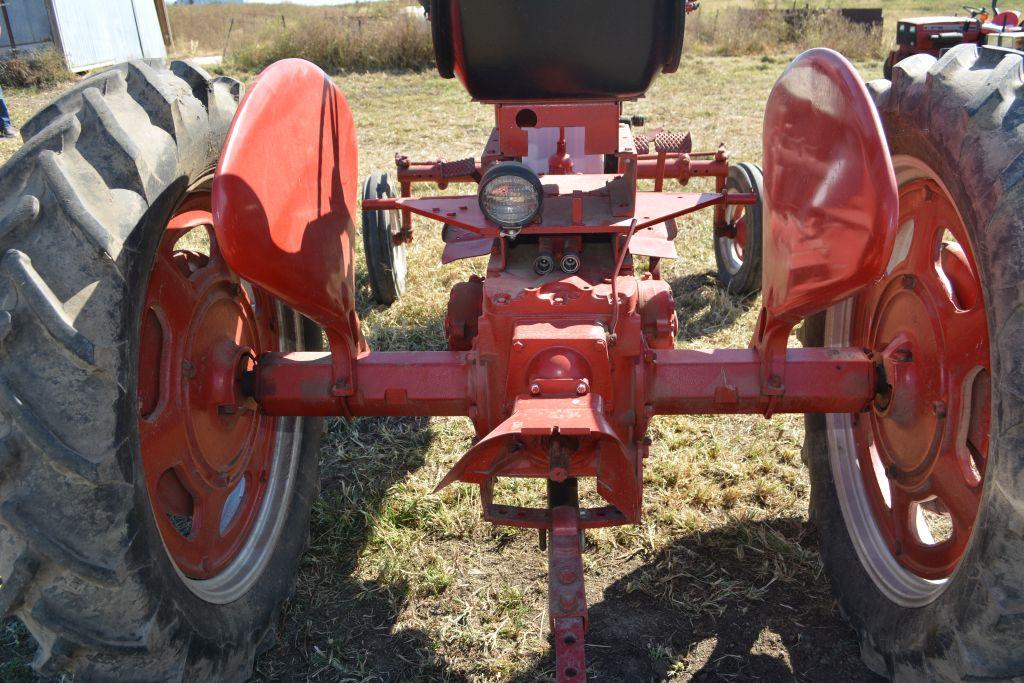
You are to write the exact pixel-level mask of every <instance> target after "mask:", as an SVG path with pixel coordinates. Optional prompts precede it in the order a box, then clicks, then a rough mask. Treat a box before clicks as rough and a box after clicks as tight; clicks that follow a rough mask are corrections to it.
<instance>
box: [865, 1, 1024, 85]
mask: <svg viewBox="0 0 1024 683" xmlns="http://www.w3.org/2000/svg"><path fill="white" fill-rule="evenodd" d="M964 9H965V10H966V11H967V12H969V13H970V16H969V17H955V16H954V17H951V16H927V17H912V18H909V19H901V20H900V21H899V22H898V23H897V24H896V49H895V50H892V51H891V52H890V53H889V56H888V57H887V58H886V60H885V64H884V65H883V66H882V70H883V75H884V76H885V78H887V79H891V78H892V67H893V65H894V64H896V62H899V61H901V60H903V59H906V58H907V57H911V56H913V55H919V54H926V55H931V56H933V57H939V56H940V55H941V54H942V52H944V51H945V50H948V49H949V48H951V47H954V46H956V45H962V44H964V43H973V44H975V45H986V44H990V43H989V42H988V41H990V40H991V39H990V38H989V37H990V36H997V37H998V36H1001V35H1005V34H1020V36H1021V37H1022V38H1024V28H1022V27H1021V26H1020V22H1021V13H1020V12H1018V11H1014V10H1006V11H1001V10H1000V9H999V8H998V7H997V6H996V3H995V0H993V1H992V10H991V12H990V11H989V10H988V9H986V8H984V7H970V6H967V5H965V6H964ZM997 44H998V43H997ZM1014 47H1019V45H1014Z"/></svg>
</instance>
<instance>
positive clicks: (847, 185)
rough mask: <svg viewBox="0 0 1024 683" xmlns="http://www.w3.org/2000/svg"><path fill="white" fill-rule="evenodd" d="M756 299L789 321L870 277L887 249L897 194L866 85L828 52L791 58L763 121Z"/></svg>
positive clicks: (821, 306)
mask: <svg viewBox="0 0 1024 683" xmlns="http://www.w3.org/2000/svg"><path fill="white" fill-rule="evenodd" d="M764 178H765V194H766V202H765V208H766V211H767V213H766V223H765V229H764V271H763V272H764V275H763V278H764V285H763V287H764V301H765V308H766V309H767V313H768V315H769V317H770V318H773V319H777V320H782V321H786V322H788V323H795V322H797V321H799V320H800V319H801V318H803V317H805V316H807V315H810V314H812V313H815V312H817V311H820V310H822V309H824V308H826V307H828V306H829V305H831V304H833V303H836V302H838V301H841V300H842V299H845V298H847V297H848V296H851V295H852V294H854V293H856V292H857V291H858V290H860V289H861V288H863V287H865V286H866V285H868V284H870V283H871V282H873V281H875V280H877V279H878V278H879V277H880V276H881V275H882V273H883V271H884V268H885V266H886V264H887V263H888V261H889V256H890V254H891V252H892V247H893V241H894V239H895V233H896V217H897V210H898V196H897V192H896V177H895V175H894V173H893V168H892V162H891V160H890V157H889V150H888V146H887V145H886V141H885V133H884V132H883V131H882V124H881V121H880V120H879V117H878V112H877V110H876V109H875V105H874V103H873V102H872V101H871V97H870V95H869V94H868V91H867V88H865V86H864V83H863V82H862V81H861V79H860V76H858V75H857V73H856V71H854V69H853V66H852V65H851V64H850V63H849V62H848V61H846V59H845V58H844V57H842V56H841V55H839V54H838V53H836V52H833V51H831V50H825V49H815V50H810V51H808V52H805V53H804V54H802V55H800V56H799V57H797V58H796V60H795V61H794V62H793V63H792V64H790V66H789V68H787V69H786V71H785V73H783V74H782V76H781V77H780V78H779V80H778V82H777V83H776V84H775V87H774V88H773V89H772V92H771V95H770V96H769V98H768V105H767V108H766V110H765V121H764Z"/></svg>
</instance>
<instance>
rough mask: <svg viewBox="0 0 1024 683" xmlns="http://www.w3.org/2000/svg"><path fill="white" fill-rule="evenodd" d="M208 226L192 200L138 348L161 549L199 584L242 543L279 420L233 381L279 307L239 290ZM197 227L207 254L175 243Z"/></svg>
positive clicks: (177, 225)
mask: <svg viewBox="0 0 1024 683" xmlns="http://www.w3.org/2000/svg"><path fill="white" fill-rule="evenodd" d="M212 225H213V220H212V216H211V214H210V196H209V194H205V193H199V194H195V195H192V196H191V197H189V198H188V199H187V200H186V201H185V203H184V204H182V206H181V208H180V209H179V211H178V213H177V215H176V216H175V217H174V218H173V219H172V220H171V221H170V223H169V225H168V226H167V230H166V231H165V233H164V236H163V238H162V239H161V241H160V246H159V248H158V249H157V255H156V260H155V262H154V265H153V271H152V273H151V275H150V280H149V287H148V289H147V292H146V301H145V304H144V309H143V317H142V332H141V344H140V351H139V369H140V377H139V383H138V399H139V406H140V415H139V440H140V447H141V453H142V467H143V471H144V473H145V480H146V489H147V491H148V492H149V497H150V502H151V504H152V506H153V511H154V517H155V519H156V523H157V526H158V527H159V529H160V533H161V536H162V537H163V540H164V544H165V545H166V546H167V550H168V552H169V553H170V555H171V557H172V558H173V560H174V561H175V563H176V564H177V565H178V567H179V569H181V571H182V572H184V573H185V574H186V575H187V576H190V577H192V578H195V579H206V578H210V577H211V576H214V575H215V574H217V573H218V572H219V571H221V570H222V569H223V568H224V567H225V566H227V565H228V564H229V563H230V562H231V560H232V559H234V557H235V556H236V555H237V554H238V552H239V550H240V549H241V547H242V546H243V544H244V543H245V541H246V539H247V538H248V535H249V532H250V530H251V528H252V523H253V522H254V520H255V518H256V515H257V513H258V512H259V508H260V504H261V502H262V500H263V495H264V493H265V491H266V483H265V480H264V475H265V474H266V473H267V472H269V469H270V466H271V458H272V456H273V448H274V441H275V439H274V434H275V430H276V423H275V420H274V418H272V417H269V416H267V415H265V414H264V413H262V412H261V411H260V410H259V409H258V408H257V406H256V404H255V403H254V402H253V401H252V399H250V398H248V397H247V396H245V395H244V393H243V391H242V389H241V387H240V386H239V384H238V382H237V381H236V380H237V378H238V377H240V374H241V370H244V369H246V367H247V365H248V364H247V361H246V359H247V358H248V357H250V355H251V354H253V353H260V352H263V351H266V352H272V351H276V350H277V348H278V342H277V334H276V332H275V331H274V329H275V324H276V321H274V320H272V319H271V313H272V312H273V311H275V310H276V309H275V308H274V306H273V303H272V299H271V297H270V296H269V295H267V294H266V293H265V292H264V291H262V290H260V289H246V288H243V287H241V286H240V284H239V280H238V276H237V275H235V274H234V273H232V272H231V269H230V268H229V267H228V265H227V263H226V261H225V259H224V258H223V257H222V254H221V251H220V248H219V242H218V241H217V240H216V238H215V236H214V234H213V230H212ZM193 229H198V230H200V231H204V232H206V233H207V234H208V235H209V238H210V253H209V255H208V256H207V255H204V254H200V253H198V252H194V251H188V250H185V249H183V248H181V247H180V246H178V240H179V239H181V237H182V236H183V235H185V234H186V233H188V232H190V231H191V230H193ZM243 480H244V487H245V489H244V490H245V493H244V495H243V496H242V497H241V499H240V501H239V505H238V509H237V512H235V513H234V515H233V516H232V517H230V518H229V519H230V524H229V525H228V526H227V528H225V529H224V531H223V533H222V531H221V529H220V527H221V521H222V515H224V508H225V505H226V504H227V501H228V497H229V496H230V495H231V493H232V492H233V491H235V489H236V487H238V486H239V485H240V483H241V482H243ZM225 519H228V518H227V517H225ZM175 521H176V522H177V525H176V524H175Z"/></svg>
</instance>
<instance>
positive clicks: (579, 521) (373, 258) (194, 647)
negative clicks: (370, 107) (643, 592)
mask: <svg viewBox="0 0 1024 683" xmlns="http://www.w3.org/2000/svg"><path fill="white" fill-rule="evenodd" d="M685 7H686V3H684V2H683V1H682V0H643V1H642V2H636V3H633V4H632V5H631V6H630V8H629V11H628V12H623V11H622V8H621V4H620V3H618V2H614V1H613V0H600V1H597V2H595V0H564V1H562V2H546V3H522V2H518V1H515V0H488V1H487V2H480V1H477V0H433V1H432V2H431V13H430V14H431V18H432V22H433V32H434V47H435V51H436V59H437V67H438V70H439V71H440V74H441V76H442V77H445V78H452V77H458V78H459V79H460V80H461V81H462V83H463V85H464V86H465V88H466V90H467V91H468V93H469V95H470V96H471V97H473V98H474V99H476V100H479V101H481V102H483V103H486V104H487V105H488V106H492V107H493V108H494V112H495V125H494V130H493V132H492V134H491V136H490V138H489V140H487V141H486V142H485V144H484V147H483V152H482V154H481V156H480V158H479V159H464V160H461V161H453V162H429V163H425V162H419V161H415V160H411V159H406V158H405V157H399V159H398V165H397V169H396V172H395V176H394V184H392V181H391V180H390V179H389V178H388V177H387V176H385V175H384V174H373V175H371V176H370V177H369V179H368V180H367V181H366V182H365V183H363V184H362V185H361V184H360V182H359V179H358V168H357V149H356V133H355V129H354V127H353V122H352V116H351V113H350V111H349V107H348V104H347V102H346V100H345V97H344V95H343V93H342V90H341V89H340V88H339V87H338V86H337V85H335V84H334V83H333V82H332V81H331V80H330V79H329V78H328V77H327V76H325V75H324V73H323V72H321V71H320V70H319V69H318V68H317V67H315V66H313V65H312V64H309V63H307V62H303V61H300V60H286V61H283V62H280V63H278V64H275V65H274V66H272V67H270V68H269V69H267V70H266V71H265V72H264V73H263V74H262V75H261V76H260V77H259V79H258V80H257V81H256V83H255V84H254V85H253V86H252V88H251V89H250V90H249V91H248V93H247V94H245V96H244V97H242V87H241V86H240V84H239V83H237V82H236V81H233V80H231V79H227V78H211V77H210V76H209V75H207V74H206V73H204V72H203V71H202V70H200V69H199V68H197V67H195V66H191V65H189V64H188V63H184V62H175V63H173V64H172V65H171V66H170V68H168V69H161V68H153V67H150V66H147V65H146V64H144V63H133V64H128V65H124V66H120V67H117V68H114V69H112V70H109V71H105V72H103V73H100V74H98V75H95V76H92V77H91V78H89V79H87V80H86V81H84V82H82V83H81V84H79V85H77V86H75V87H74V88H73V89H71V90H70V91H69V92H67V93H66V94H64V95H63V96H62V97H60V99H58V100H57V101H56V102H55V103H53V104H52V105H50V106H48V107H46V108H45V109H43V110H42V111H41V112H40V113H39V114H37V115H36V116H35V117H34V118H33V119H32V120H31V121H30V122H29V123H27V124H26V125H25V126H24V127H23V128H22V132H23V134H24V136H25V145H24V147H23V148H22V149H21V150H20V151H19V152H18V153H17V154H16V155H15V156H14V157H13V158H12V159H11V160H10V161H9V162H8V163H7V164H6V165H5V166H4V167H3V169H2V171H0V186H2V188H3V192H2V194H0V197H2V200H0V254H2V259H0V576H2V585H0V614H13V615H16V616H17V617H18V618H20V619H21V620H22V621H23V622H24V623H25V625H26V626H27V628H28V629H29V631H31V633H32V634H33V635H34V636H35V638H36V640H37V641H38V644H39V647H38V654H37V657H36V661H35V665H36V667H37V668H38V669H39V670H40V671H42V672H44V673H49V674H54V673H56V672H59V671H70V672H73V673H74V674H75V675H76V676H78V677H80V678H81V679H82V680H94V679H95V680H114V679H116V680H124V679H132V680H140V679H144V680H203V681H205V680H244V679H246V678H247V677H249V676H250V675H251V673H252V664H253V659H254V657H255V655H256V654H257V653H258V652H260V651H262V650H263V649H265V648H266V647H268V645H267V644H268V643H271V642H272V638H273V632H274V628H275V623H276V621H277V617H278V615H279V613H280V610H281V607H282V605H283V603H284V602H285V600H286V599H287V596H288V595H289V592H290V590H291V588H292V586H293V582H294V579H295V575H296V571H297V567H298V562H299V559H300V556H301V554H302V553H303V550H304V549H305V547H306V539H307V534H308V523H309V516H310V506H311V504H312V501H313V499H314V498H315V496H316V494H317V486H318V482H317V445H318V441H319V438H320V435H321V422H320V420H321V418H323V417H325V416H343V417H345V418H348V419H359V418H361V417H365V416H462V417H464V418H466V419H467V421H468V423H469V424H471V425H472V429H473V430H474V433H475V439H474V441H473V445H472V447H471V448H470V449H469V450H468V452H466V453H465V454H464V455H463V456H462V458H461V460H459V462H458V463H457V464H456V465H455V467H454V468H453V469H452V470H451V472H449V473H448V475H447V476H446V477H444V478H443V480H442V481H441V482H440V483H439V487H441V486H447V485H451V484H455V483H457V482H463V483H467V484H472V485H476V486H478V487H479V492H480V501H481V506H482V511H483V515H484V517H485V518H486V519H487V520H489V521H491V522H493V523H495V524H501V525H510V526H514V527H521V528H527V529H536V530H540V532H541V534H542V537H543V538H545V539H546V547H547V552H548V558H549V565H550V574H549V584H550V607H549V616H550V623H551V627H552V631H553V642H554V656H555V662H556V667H557V669H556V670H557V678H558V680H559V681H566V682H567V681H581V680H584V678H585V676H586V662H585V650H584V637H585V633H586V630H587V625H588V614H587V599H586V595H585V592H584V569H583V563H582V558H581V550H580V546H581V544H580V539H581V534H583V533H584V532H585V531H586V530H587V529H593V528H596V527H607V526H613V525H622V524H634V523H636V522H637V521H638V520H639V519H640V517H641V515H642V513H643V504H642V484H643V468H644V461H645V459H646V457H647V456H648V453H649V446H650V443H651V441H650V439H649V438H648V436H647V430H648V426H649V424H650V423H651V421H652V420H654V419H657V416H659V415H666V414H759V415H763V416H764V417H766V418H771V417H772V416H773V415H778V414H781V413H802V414H806V415H807V417H806V442H805V457H806V460H807V463H808V465H809V467H810V471H811V480H812V486H813V489H812V496H811V498H812V500H811V516H812V520H813V521H814V523H815V524H816V526H817V528H818V531H819V534H820V549H821V554H822V557H823V560H824V565H825V568H826V569H827V571H828V573H829V574H830V575H831V579H832V583H833V586H834V589H835V594H836V597H837V600H838V602H839V605H840V607H841V609H842V611H843V613H844V615H845V616H846V617H847V618H848V619H849V620H850V622H851V624H852V625H853V626H854V628H855V629H856V630H857V632H858V634H859V636H860V642H861V648H862V653H863V658H864V660H865V662H866V663H867V664H868V665H869V666H870V667H871V668H872V669H874V670H875V671H877V672H878V673H880V674H882V675H886V676H889V677H892V678H895V679H900V680H958V679H962V678H978V679H980V678H1010V677H1014V676H1020V675H1024V647H1022V642H1024V619H1022V615H1024V588H1022V586H1024V457H1022V453H1024V428H1022V425H1024V401H1022V397H1024V351H1022V349H1024V227H1022V222H1021V218H1020V215H1021V212H1020V207H1021V206H1022V204H1024V170H1022V169H1024V164H1022V159H1024V154H1022V152H1024V140H1022V133H1021V132H1020V129H1019V128H1017V127H1016V118H1015V116H1016V114H1015V112H1017V110H1018V107H1017V106H1016V98H1017V97H1018V94H1017V93H1018V92H1019V89H1018V88H1017V85H1018V74H1019V73H1020V70H1021V68H1022V55H1021V54H1019V53H1014V52H1010V51H994V50H991V49H989V48H983V47H979V46H977V45H960V46H957V47H955V48H954V49H952V50H950V51H949V52H948V53H947V54H946V55H945V56H944V57H942V58H941V59H939V60H936V59H935V58H934V57H927V58H919V59H914V60H908V61H905V62H901V63H900V64H899V65H897V66H896V67H895V68H896V69H897V70H898V71H899V72H900V73H899V76H900V77H899V78H898V79H897V80H896V81H895V83H889V82H888V81H876V82H874V83H871V84H868V85H867V86H865V84H864V83H863V82H862V81H861V80H860V78H859V77H858V76H857V75H856V72H855V71H854V69H853V68H852V67H851V65H850V64H849V63H848V62H847V61H846V60H845V59H844V58H843V57H841V56H840V55H838V54H837V53H835V52H831V51H828V50H811V51H809V52H807V53H805V54H803V55H801V56H799V57H798V58H797V59H796V60H795V61H794V62H793V63H792V64H791V65H790V66H789V68H787V69H786V71H785V72H784V73H783V74H782V76H781V77H780V78H779V80H778V82H777V84H776V85H775V87H774V89H773V91H772V92H771V95H770V97H769V99H768V103H767V108H766V114H765V122H764V168H765V172H764V174H763V180H762V174H761V172H760V170H758V168H757V167H754V166H750V165H745V164H739V165H735V166H734V165H732V164H731V163H730V161H729V158H728V155H727V154H726V153H725V152H724V151H723V150H718V151H714V152H709V153H706V154H705V153H697V152H694V151H692V150H691V149H690V142H689V139H688V137H687V136H683V135H672V134H667V133H663V134H659V135H656V136H654V137H653V139H649V138H646V137H644V136H642V135H640V134H638V133H636V132H635V131H634V130H632V128H631V127H630V125H629V122H623V120H622V113H623V103H624V102H628V101H631V100H634V99H636V98H638V97H641V96H642V95H643V94H644V92H645V91H646V90H647V88H648V87H649V85H650V84H651V81H652V80H653V79H654V78H655V76H657V75H658V74H659V73H671V72H673V71H675V70H676V69H678V68H679V67H680V66H681V61H680V60H681V48H682V43H683V30H684V19H685V11H684V10H685ZM545 27H546V28H547V30H541V29H545ZM612 46H614V50H613V51H612V52H609V48H611V47H612ZM702 177H706V178H711V179H713V183H712V186H711V187H709V188H708V189H707V190H706V191H688V190H687V188H686V185H687V181H690V180H691V179H694V178H702ZM641 181H647V184H645V185H644V186H643V187H646V188H648V189H641V187H640V184H641ZM669 181H678V182H671V183H670V182H669ZM424 184H427V185H438V186H442V187H444V186H447V185H456V184H457V185H463V186H466V187H467V191H466V193H464V194H461V195H455V194H444V195H441V196H430V195H429V194H427V195H423V194H415V193H414V192H413V190H414V189H416V188H418V187H420V186H422V185H424ZM360 201H361V202H362V204H361V206H360ZM702 209H710V210H711V212H712V214H713V221H714V227H715V235H716V239H717V240H718V243H719V249H718V251H719V265H720V268H721V271H722V274H723V279H724V280H725V283H726V285H728V286H731V287H733V288H734V289H735V290H737V291H743V292H748V291H750V290H751V289H752V288H755V287H757V286H758V285H760V286H761V287H763V306H762V309H761V314H760V320H759V323H758V325H757V330H756V333H755V335H754V336H753V338H752V339H751V340H750V344H749V346H747V347H746V348H731V349H719V350H715V351H711V352H708V351H703V350H695V349H692V348H687V344H686V343H687V340H686V339H681V338H679V328H678V324H677V317H676V310H675V307H674V302H673V296H672V292H671V290H670V288H669V285H668V284H667V283H666V282H665V281H664V280H662V279H661V276H660V269H659V267H658V264H659V263H660V261H661V260H662V259H667V258H674V257H675V256H676V245H675V244H674V242H673V236H674V234H675V223H674V221H675V219H677V218H679V217H680V216H684V215H688V214H691V213H693V212H696V211H700V210H702ZM360 212H361V213H362V226H363V239H364V245H365V247H366V248H367V255H366V256H367V262H368V264H369V269H370V277H371V279H372V282H373V283H374V291H375V293H376V296H377V297H378V298H379V299H380V300H381V301H388V300H391V299H393V298H394V297H396V296H399V295H401V294H402V293H403V292H402V290H403V277H402V275H403V272H404V262H403V254H402V250H403V246H404V245H405V244H406V243H407V242H408V240H410V239H411V238H412V231H413V225H414V224H413V222H412V220H411V217H412V216H414V215H415V216H419V217H423V218H426V219H429V221H431V222H432V224H433V225H436V226H437V227H438V228H439V229H442V230H443V234H444V239H445V248H444V253H443V254H442V256H441V258H442V260H443V261H446V262H448V261H453V260H456V259H463V258H467V257H471V256H487V257H488V258H489V261H488V264H487V268H486V272H485V273H481V274H480V275H478V276H474V277H472V278H470V279H469V280H468V281H466V282H463V283H460V284H458V285H456V286H455V287H454V288H453V289H452V291H451V299H450V306H449V309H448V314H447V319H446V321H445V330H446V332H447V340H448V344H447V348H446V349H439V350H433V351H410V352H387V353H385V352H380V351H374V350H373V349H371V348H369V346H368V344H367V341H366V339H365V338H364V337H363V336H362V334H361V332H360V320H359V318H358V316H357V314H356V308H355V296H356V286H355V248H356V230H357V228H356V226H357V223H358V222H359V215H360ZM762 221H763V223H762ZM421 225H422V223H421ZM199 244H205V245H207V246H206V248H205V249H200V248H198V247H197V246H196V245H199ZM762 258H763V266H762V265H761V262H762ZM798 325H801V338H802V341H803V346H802V347H801V346H795V345H794V346H791V345H790V341H791V333H792V332H793V331H794V329H795V328H796V327H797V326H798ZM325 341H326V342H327V344H328V347H327V348H324V342H325ZM502 477H533V478H537V479H540V480H543V481H546V482H547V487H548V493H549V500H548V506H547V507H545V508H536V509H533V508H522V507H516V506H511V505H506V504H503V503H501V502H500V501H497V500H495V499H494V496H493V491H494V483H495V481H496V480H497V479H499V478H502ZM581 478H594V479H596V487H597V491H598V493H599V494H600V496H601V497H603V499H604V501H605V504H604V505H603V506H600V507H594V508H582V507H580V505H579V499H578V494H577V491H578V489H577V482H578V481H579V480H580V479H581ZM926 514H928V515H936V514H940V515H942V516H943V517H944V519H945V520H946V521H947V523H948V529H947V532H946V533H944V534H942V535H939V534H934V533H933V532H931V531H930V530H929V529H931V527H930V526H928V525H926V524H925V522H924V516H925V515H926ZM409 561H410V562H416V558H412V557H411V558H409Z"/></svg>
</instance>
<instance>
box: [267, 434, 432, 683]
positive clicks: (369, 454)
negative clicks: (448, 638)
mask: <svg viewBox="0 0 1024 683" xmlns="http://www.w3.org/2000/svg"><path fill="white" fill-rule="evenodd" d="M431 440H432V434H431V431H430V425H429V421H428V420H427V419H426V418H378V419H359V420H355V421H353V422H349V423H346V422H344V421H343V420H330V421H329V422H328V430H327V434H326V436H325V437H324V440H323V443H322V446H321V455H320V461H321V465H320V466H321V485H322V491H321V496H320V498H319V499H318V500H317V501H316V502H315V503H314V506H313V514H312V520H311V523H310V527H311V528H310V548H309V550H308V551H307V553H306V554H305V555H304V557H303V560H302V565H301V568H300V570H299V576H298V581H297V585H296V589H295V594H294V596H293V597H292V599H291V600H289V601H288V602H287V603H286V604H285V606H284V610H283V613H282V616H281V620H280V622H279V625H278V629H277V633H278V643H277V645H276V646H275V647H274V648H272V649H271V650H269V651H268V652H267V653H266V654H265V655H264V656H263V657H261V658H260V659H258V660H257V667H256V679H257V680H274V681H277V680H325V681H335V680H346V681H380V682H382V683H384V682H388V681H399V680H448V679H450V678H451V676H450V674H448V672H447V671H448V667H447V665H446V663H445V662H444V660H443V659H442V658H441V657H439V656H438V655H437V653H436V652H435V650H434V648H433V646H432V645H431V643H430V641H429V639H428V638H427V637H426V636H425V635H424V634H423V633H422V632H420V631H418V630H415V629H403V630H401V631H397V632H396V631H395V623H396V617H397V615H398V614H399V613H400V612H401V610H402V608H403V605H404V604H405V602H406V600H407V599H408V598H409V596H408V589H407V588H406V587H405V586H403V585H396V584H384V583H378V582H375V581H365V580H361V579H359V578H357V577H355V576H353V572H354V570H355V567H356V563H357V561H358V559H359V557H360V555H361V553H362V551H363V549H364V548H365V547H366V544H367V543H368V542H369V540H370V537H371V534H372V533H373V527H374V523H375V520H376V519H377V518H378V517H379V516H380V515H381V513H382V510H383V509H384V501H385V496H386V494H387V491H388V489H389V488H390V487H391V486H393V485H394V484H396V483H398V482H400V481H402V480H404V479H405V477H406V475H407V474H408V473H410V472H412V471H414V470H416V469H417V468H419V467H420V466H421V465H422V464H423V462H424V458H425V454H426V451H427V448H428V447H429V445H430V442H431Z"/></svg>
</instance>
